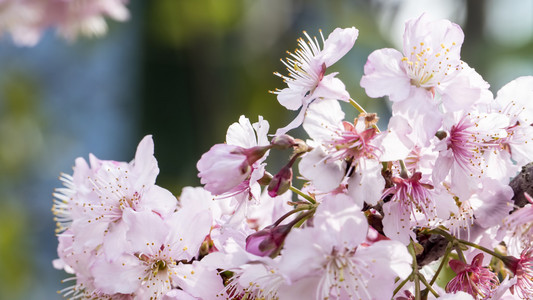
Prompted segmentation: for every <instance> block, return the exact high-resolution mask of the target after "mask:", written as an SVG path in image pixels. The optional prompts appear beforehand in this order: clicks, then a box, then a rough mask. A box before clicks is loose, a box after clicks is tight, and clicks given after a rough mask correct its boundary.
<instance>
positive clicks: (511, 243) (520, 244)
mask: <svg viewBox="0 0 533 300" xmlns="http://www.w3.org/2000/svg"><path fill="white" fill-rule="evenodd" d="M525 196H526V199H527V200H528V201H529V203H528V204H527V205H525V206H524V207H522V208H519V209H517V210H516V211H514V212H513V213H512V214H510V215H508V216H507V217H506V218H505V219H504V220H503V226H502V228H501V229H502V233H503V234H504V236H503V240H504V241H505V244H506V245H507V249H508V251H509V253H511V254H513V255H519V254H520V252H521V251H522V249H526V248H531V247H533V231H532V230H531V226H533V206H532V204H533V199H532V198H531V196H530V195H529V194H527V193H525ZM511 208H512V207H511Z"/></svg>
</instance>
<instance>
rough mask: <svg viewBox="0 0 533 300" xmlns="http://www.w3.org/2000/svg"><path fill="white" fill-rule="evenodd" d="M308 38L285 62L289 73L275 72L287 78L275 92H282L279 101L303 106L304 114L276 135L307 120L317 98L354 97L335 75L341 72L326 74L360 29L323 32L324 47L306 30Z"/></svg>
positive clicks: (338, 29) (351, 43)
mask: <svg viewBox="0 0 533 300" xmlns="http://www.w3.org/2000/svg"><path fill="white" fill-rule="evenodd" d="M304 34H305V36H306V38H307V41H305V40H304V39H302V38H300V39H298V45H299V46H300V48H299V49H297V50H296V51H295V52H294V53H290V52H289V55H290V57H288V58H287V59H286V61H283V60H282V62H283V64H284V65H285V66H286V67H287V70H288V71H289V75H288V76H285V75H281V74H279V73H277V72H276V73H274V74H275V75H277V76H279V77H281V78H283V80H284V81H285V82H286V83H287V86H288V87H286V88H284V89H282V90H276V91H274V92H273V93H274V94H277V95H278V101H279V103H280V104H281V105H283V106H284V107H285V108H287V109H290V110H297V109H299V108H300V107H301V110H300V113H299V114H298V116H297V117H296V119H294V120H293V121H292V122H291V123H290V124H289V125H287V126H286V127H284V128H280V129H278V130H277V131H276V135H281V134H284V133H286V132H287V131H289V130H291V129H294V128H296V127H298V126H300V124H302V121H303V119H304V115H305V112H306V110H307V106H308V105H309V104H310V103H311V102H312V101H314V100H315V99H317V98H326V99H330V98H331V99H339V100H343V101H348V99H349V98H350V96H349V94H348V92H347V91H346V88H345V86H344V83H342V81H340V80H339V79H338V78H335V76H336V75H337V73H336V72H335V73H331V74H328V75H326V69H327V68H328V67H330V66H331V65H333V64H334V63H336V62H337V61H338V60H339V59H341V58H342V57H343V56H344V55H345V54H346V53H347V52H348V51H350V49H351V48H352V47H353V45H354V43H355V40H356V39H357V36H358V35H359V31H358V30H357V29H355V27H351V28H345V29H341V28H337V29H335V30H334V31H333V32H332V33H331V34H330V35H329V36H328V38H327V39H324V36H323V35H322V31H321V32H320V36H321V38H322V44H323V47H322V48H321V47H320V44H319V42H318V40H317V38H316V37H315V38H311V37H310V36H309V35H308V34H307V33H306V32H305V31H304Z"/></svg>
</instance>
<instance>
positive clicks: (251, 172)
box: [196, 116, 271, 196]
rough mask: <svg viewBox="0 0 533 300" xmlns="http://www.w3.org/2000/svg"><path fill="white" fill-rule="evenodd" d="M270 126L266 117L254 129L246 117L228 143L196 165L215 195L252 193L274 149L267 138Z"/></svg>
mask: <svg viewBox="0 0 533 300" xmlns="http://www.w3.org/2000/svg"><path fill="white" fill-rule="evenodd" d="M268 127H269V125H268V122H267V121H264V120H263V118H262V117H259V122H258V123H255V124H254V127H252V125H251V124H250V121H249V120H248V118H246V117H244V116H241V117H240V118H239V123H233V124H232V125H231V126H230V127H229V128H228V132H227V134H226V144H216V145H214V146H213V147H212V148H211V149H210V150H209V151H208V152H206V153H204V154H203V155H202V157H201V158H200V160H199V161H198V163H197V164H196V167H197V168H198V171H199V172H198V177H200V182H201V183H202V184H204V185H205V189H206V190H208V191H209V192H211V193H213V194H215V195H221V194H225V193H231V194H232V195H234V194H241V193H244V192H246V191H251V189H252V187H251V185H254V184H256V182H257V180H259V179H260V178H261V177H263V174H264V166H263V165H262V164H261V163H262V162H263V161H264V160H265V159H266V156H267V155H268V150H269V149H270V148H271V145H270V144H269V143H268V140H267V137H266V134H267V132H268ZM254 129H255V130H254ZM256 196H258V195H256Z"/></svg>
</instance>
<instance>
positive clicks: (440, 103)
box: [361, 14, 492, 145]
mask: <svg viewBox="0 0 533 300" xmlns="http://www.w3.org/2000/svg"><path fill="white" fill-rule="evenodd" d="M463 39H464V34H463V32H462V30H461V28H460V27H459V26H458V25H457V24H453V23H451V22H450V21H448V20H438V21H430V20H429V19H428V17H427V16H426V15H425V14H422V15H421V16H420V17H418V18H417V19H412V20H409V21H407V22H406V24H405V33H404V40H403V53H401V52H399V51H397V50H395V49H381V50H376V51H374V52H373V53H371V54H370V56H369V57H368V61H367V63H366V65H365V70H364V72H365V75H364V76H363V77H362V78H361V86H362V87H363V88H364V89H365V91H366V93H367V94H368V95H369V96H370V97H373V98H377V97H382V96H389V99H390V100H391V101H392V102H394V104H393V107H392V110H393V115H402V116H403V117H405V118H406V119H407V120H409V124H410V125H411V126H412V128H413V130H414V133H413V135H414V136H415V137H416V140H417V143H420V144H424V145H427V143H428V142H429V139H430V138H431V137H432V136H433V135H434V134H435V132H437V130H438V129H439V127H440V126H441V123H442V112H443V111H444V112H451V111H460V110H463V109H467V108H469V107H471V106H472V105H473V104H474V103H477V102H482V101H489V100H490V99H491V97H492V95H491V93H490V92H489V91H488V87H489V85H488V84H487V83H486V82H485V81H484V80H483V79H482V78H481V76H479V74H477V73H476V72H475V71H474V70H473V69H472V68H470V67H468V66H467V65H466V64H465V63H463V62H461V60H460V50H461V45H462V43H463Z"/></svg>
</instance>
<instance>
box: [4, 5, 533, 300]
mask: <svg viewBox="0 0 533 300" xmlns="http://www.w3.org/2000/svg"><path fill="white" fill-rule="evenodd" d="M129 8H130V10H131V12H132V18H131V20H130V21H128V22H126V23H113V22H110V24H109V25H110V30H109V33H108V34H107V35H106V36H105V37H103V38H101V39H79V40H78V41H77V42H75V43H67V42H65V41H62V40H60V39H58V38H57V37H56V36H55V34H54V32H53V31H50V32H47V33H46V35H45V36H44V37H43V39H42V41H41V42H40V43H39V44H38V45H37V46H36V47H33V48H18V47H15V46H14V45H13V44H12V43H11V42H10V38H9V37H6V36H4V37H2V39H1V40H0V299H1V300H3V299H6V300H7V299H59V298H61V296H60V295H57V294H56V291H57V290H60V289H62V288H64V287H66V285H62V284H61V283H60V280H61V279H64V278H66V277H68V275H67V274H65V273H64V272H60V271H56V270H54V269H53V268H52V264H51V261H52V260H53V259H54V258H56V253H55V251H56V246H57V241H56V238H55V236H54V222H53V220H52V218H53V217H52V213H51V211H50V208H51V206H52V195H51V194H52V192H53V189H54V188H55V187H60V185H61V184H60V181H59V180H58V179H57V176H58V175H59V174H60V172H65V173H69V174H70V173H72V165H73V163H74V159H75V158H76V157H79V156H82V157H85V158H87V156H88V153H94V154H95V155H96V156H97V157H99V158H101V159H113V160H122V161H129V160H131V159H132V158H133V155H134V153H135V147H136V145H137V143H138V142H139V141H140V140H141V138H142V137H143V136H144V135H146V134H153V136H154V141H155V155H156V157H157V159H158V161H159V166H160V170H161V172H160V176H159V178H158V184H160V185H162V186H163V187H165V188H167V189H169V190H171V191H172V192H173V193H175V194H176V195H177V194H179V193H180V190H181V188H182V187H184V186H187V185H198V184H199V180H198V179H197V176H196V174H197V171H196V168H195V164H196V161H197V160H198V159H199V158H200V156H201V155H202V153H204V152H205V151H207V150H208V149H209V148H210V147H211V146H212V145H213V144H215V143H220V142H223V141H224V136H225V131H226V129H227V127H228V126H229V125H230V124H231V123H232V122H235V121H237V120H238V118H239V116H240V115H241V114H244V115H246V116H248V117H249V118H250V119H251V120H252V121H255V120H257V116H258V115H262V116H264V117H265V118H266V119H267V120H268V121H269V122H270V125H271V130H270V132H271V133H273V132H274V131H275V129H276V128H279V127H283V126H285V125H286V124H287V123H288V122H289V121H290V120H292V118H293V117H294V116H295V112H289V111H286V110H285V109H284V108H283V107H282V106H281V105H279V104H278V102H277V100H276V97H275V95H272V94H269V93H268V90H274V89H275V88H283V82H282V81H281V79H280V78H278V77H276V76H274V75H273V74H272V72H274V71H280V72H281V73H285V71H284V66H283V65H282V63H281V62H280V61H279V59H280V58H284V57H285V56H286V53H285V51H286V50H290V51H292V50H294V49H295V47H296V44H297V43H296V39H297V38H298V37H300V36H301V35H302V30H306V31H307V32H309V33H310V34H311V35H315V34H318V30H319V29H322V30H323V31H324V33H325V35H327V34H329V32H331V31H332V30H333V29H334V28H336V27H348V26H355V27H357V28H358V29H359V31H360V33H359V38H358V40H357V41H356V44H355V47H354V48H353V49H352V51H350V52H349V53H348V54H347V55H346V56H345V57H344V58H343V59H342V60H341V61H340V62H339V63H337V64H336V65H335V66H334V67H333V68H332V71H338V72H340V74H339V75H338V77H339V78H341V79H342V80H343V82H344V83H345V84H346V86H347V89H348V91H349V92H350V94H351V95H352V97H353V98H354V99H357V100H359V101H360V102H361V103H362V104H363V105H364V106H365V107H366V108H367V110H368V111H371V112H379V114H380V116H381V118H382V120H381V122H382V123H381V126H386V122H387V119H388V114H389V112H388V109H387V103H386V101H385V100H383V99H377V100H375V99H372V100H371V99H368V98H367V97H366V96H365V95H364V90H362V89H361V88H360V87H359V80H360V78H361V76H362V72H363V66H364V63H365V61H366V57H367V56H368V54H369V53H371V52H372V51H373V50H376V49H379V48H383V47H393V48H401V35H402V32H403V23H404V21H405V20H406V19H408V18H412V17H417V16H418V15H420V13H421V12H423V11H427V12H428V13H429V15H430V16H432V17H433V18H435V19H436V18H449V19H450V20H452V21H454V22H456V23H459V24H460V25H461V26H462V28H463V30H464V31H465V34H466V39H465V43H464V45H463V52H462V53H463V55H462V57H463V60H465V61H466V62H468V63H469V64H470V65H471V66H473V67H474V68H475V69H476V70H478V72H479V73H481V74H482V76H483V77H484V78H485V80H487V81H488V82H489V83H490V84H491V86H492V91H493V92H496V91H497V90H498V89H499V88H500V87H501V86H502V85H504V84H505V83H506V82H508V81H510V80H512V79H514V78H516V77H518V76H522V75H533V38H532V36H533V2H532V1H529V0H515V1H497V0H492V1H459V0H456V1H394V0H375V1H371V0H366V1H340V0H330V1H318V0H315V1H304V0H157V1H143V2H141V1H132V2H131V3H130V5H129ZM0 9H1V8H0ZM347 109H348V110H349V111H350V113H349V114H348V115H349V116H348V118H350V117H353V116H354V115H355V112H353V110H351V109H350V108H348V107H347ZM291 133H292V134H293V135H294V136H298V137H305V135H304V133H303V132H302V131H298V130H295V131H292V132H291ZM283 159H285V158H283V157H282V158H280V160H283ZM282 163H283V161H280V162H277V165H276V162H272V165H269V167H268V169H269V171H270V172H272V173H275V172H276V171H277V168H278V166H280V165H281V164H282Z"/></svg>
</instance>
